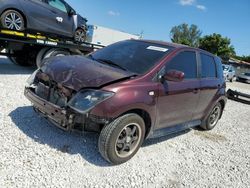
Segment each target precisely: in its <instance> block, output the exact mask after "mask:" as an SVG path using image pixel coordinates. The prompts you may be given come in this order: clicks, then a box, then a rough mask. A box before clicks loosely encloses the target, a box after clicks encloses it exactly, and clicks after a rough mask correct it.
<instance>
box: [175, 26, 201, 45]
mask: <svg viewBox="0 0 250 188" xmlns="http://www.w3.org/2000/svg"><path fill="white" fill-rule="evenodd" d="M201 34H202V32H201V31H200V30H199V29H198V27H197V26H196V25H193V24H192V25H191V26H190V27H189V25H188V24H186V23H183V24H181V25H178V26H174V27H173V28H172V29H171V31H170V37H171V40H172V42H174V43H179V44H184V45H188V46H192V47H198V46H199V39H200V37H201Z"/></svg>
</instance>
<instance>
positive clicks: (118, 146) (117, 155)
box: [98, 114, 145, 164]
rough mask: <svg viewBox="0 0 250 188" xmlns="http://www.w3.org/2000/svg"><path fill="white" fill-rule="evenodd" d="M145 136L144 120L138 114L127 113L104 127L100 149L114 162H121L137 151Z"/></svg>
mask: <svg viewBox="0 0 250 188" xmlns="http://www.w3.org/2000/svg"><path fill="white" fill-rule="evenodd" d="M144 136H145V123H144V120H143V119H142V118H141V117H140V116H139V115H137V114H126V115H124V116H121V117H119V118H117V119H116V120H114V121H113V122H111V123H110V124H108V125H106V126H105V127H104V128H103V129H102V131H101V134H100V137H99V143H98V146H99V151H100V153H101V155H102V156H103V157H104V158H105V159H106V160H107V161H109V162H111V163H112V164H121V163H124V162H126V161H128V160H129V159H131V158H132V157H133V156H134V155H135V154H136V153H137V151H138V150H139V148H140V147H141V145H142V143H143V140H144Z"/></svg>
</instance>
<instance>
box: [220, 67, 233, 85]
mask: <svg viewBox="0 0 250 188" xmlns="http://www.w3.org/2000/svg"><path fill="white" fill-rule="evenodd" d="M222 67H223V75H224V78H225V80H226V81H227V80H229V81H230V82H233V81H234V79H235V78H236V75H235V69H234V67H233V66H232V65H222Z"/></svg>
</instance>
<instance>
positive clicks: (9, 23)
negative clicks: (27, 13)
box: [1, 10, 25, 31]
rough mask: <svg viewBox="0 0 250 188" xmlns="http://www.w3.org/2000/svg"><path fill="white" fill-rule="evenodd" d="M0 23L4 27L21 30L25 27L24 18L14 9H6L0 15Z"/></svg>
mask: <svg viewBox="0 0 250 188" xmlns="http://www.w3.org/2000/svg"><path fill="white" fill-rule="evenodd" d="M1 25H2V27H3V28H5V29H10V30H16V31H23V30H24V29H25V24H24V18H23V16H22V15H21V14H20V13H19V12H18V11H16V10H7V11H5V12H4V13H3V14H2V15H1Z"/></svg>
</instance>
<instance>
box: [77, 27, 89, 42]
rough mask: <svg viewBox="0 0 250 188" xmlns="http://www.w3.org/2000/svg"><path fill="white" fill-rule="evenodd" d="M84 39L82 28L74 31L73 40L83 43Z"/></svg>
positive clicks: (84, 33)
mask: <svg viewBox="0 0 250 188" xmlns="http://www.w3.org/2000/svg"><path fill="white" fill-rule="evenodd" d="M85 39H86V32H85V31H84V30H82V29H78V30H76V32H75V41H76V42H80V43H83V42H85Z"/></svg>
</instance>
